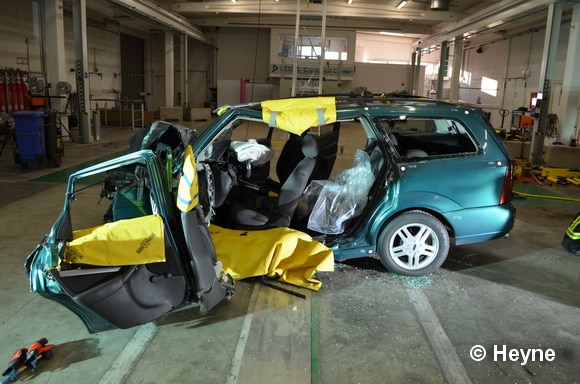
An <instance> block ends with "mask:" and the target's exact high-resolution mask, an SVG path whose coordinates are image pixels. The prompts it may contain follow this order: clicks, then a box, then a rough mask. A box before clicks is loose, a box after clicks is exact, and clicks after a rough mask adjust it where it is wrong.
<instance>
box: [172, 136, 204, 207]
mask: <svg viewBox="0 0 580 384" xmlns="http://www.w3.org/2000/svg"><path fill="white" fill-rule="evenodd" d="M198 202H199V184H198V180H197V169H196V165H195V156H194V155H193V150H192V149H191V145H188V146H187V148H186V149H185V156H184V159H183V170H182V174H181V178H180V179H179V185H178V187H177V208H179V210H180V211H181V212H189V211H191V210H192V209H193V208H194V207H195V206H196V205H197V204H198Z"/></svg>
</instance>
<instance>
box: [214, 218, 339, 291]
mask: <svg viewBox="0 0 580 384" xmlns="http://www.w3.org/2000/svg"><path fill="white" fill-rule="evenodd" d="M210 233H211V236H212V240H213V243H214V246H215V250H216V254H217V258H218V260H219V261H221V262H222V264H223V268H224V270H225V271H226V272H228V273H229V274H230V275H231V276H232V277H233V278H234V279H236V280H241V279H245V278H248V277H256V276H267V277H269V278H276V279H279V280H280V281H282V282H285V283H288V284H292V285H296V286H299V287H304V288H308V289H312V290H315V291H318V290H319V289H320V287H321V286H322V283H321V282H320V281H319V280H317V279H315V278H314V274H315V272H316V271H324V272H330V271H333V269H334V257H333V256H334V255H333V253H332V251H331V250H330V249H329V248H328V247H326V246H325V245H323V244H321V243H319V242H318V241H315V240H314V239H312V238H311V237H310V236H309V235H307V234H305V233H303V232H299V231H296V230H293V229H289V228H273V229H267V230H260V231H246V230H233V229H225V228H221V227H218V226H215V225H210Z"/></svg>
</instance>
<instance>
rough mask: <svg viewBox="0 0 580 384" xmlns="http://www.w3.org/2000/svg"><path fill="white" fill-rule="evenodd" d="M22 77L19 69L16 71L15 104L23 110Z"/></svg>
mask: <svg viewBox="0 0 580 384" xmlns="http://www.w3.org/2000/svg"><path fill="white" fill-rule="evenodd" d="M22 85H23V84H22V77H21V74H20V71H18V72H17V73H16V101H17V102H16V104H17V106H18V110H20V111H22V110H24V90H23V89H22Z"/></svg>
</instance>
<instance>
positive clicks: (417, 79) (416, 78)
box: [411, 48, 422, 96]
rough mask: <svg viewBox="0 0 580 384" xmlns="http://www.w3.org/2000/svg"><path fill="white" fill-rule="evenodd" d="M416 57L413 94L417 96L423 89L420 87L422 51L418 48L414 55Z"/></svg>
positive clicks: (414, 61)
mask: <svg viewBox="0 0 580 384" xmlns="http://www.w3.org/2000/svg"><path fill="white" fill-rule="evenodd" d="M413 54H414V55H415V57H414V59H413V65H414V67H413V86H412V88H411V89H412V93H413V95H415V96H418V95H419V89H421V88H422V87H420V86H419V82H420V81H421V49H420V48H417V49H416V50H415V52H414V53H413Z"/></svg>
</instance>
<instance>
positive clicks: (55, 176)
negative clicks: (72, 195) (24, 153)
mask: <svg viewBox="0 0 580 384" xmlns="http://www.w3.org/2000/svg"><path fill="white" fill-rule="evenodd" d="M128 152H129V150H128V149H125V150H123V151H120V152H116V153H111V154H108V155H105V156H102V157H98V158H96V159H93V160H87V161H85V162H83V163H80V164H77V165H73V166H70V167H68V168H64V169H61V170H60V171H56V172H53V173H50V174H48V175H44V176H40V177H38V178H36V179H33V180H32V181H42V182H48V183H66V182H67V181H68V177H69V176H70V175H71V174H73V173H74V172H76V171H78V170H81V169H83V168H87V167H90V166H91V165H95V164H99V163H102V162H103V161H107V160H110V159H113V158H115V157H118V156H121V155H124V154H126V153H128Z"/></svg>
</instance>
